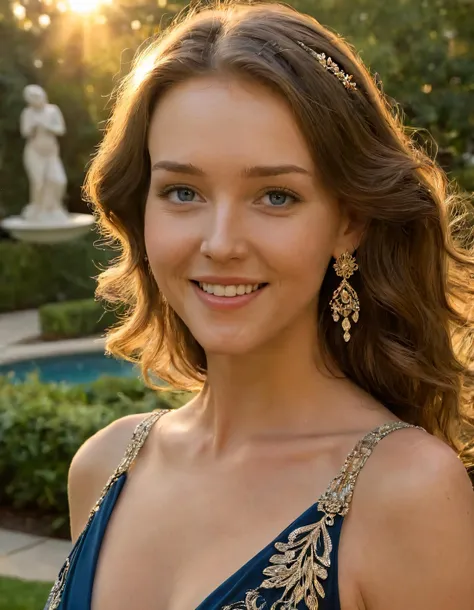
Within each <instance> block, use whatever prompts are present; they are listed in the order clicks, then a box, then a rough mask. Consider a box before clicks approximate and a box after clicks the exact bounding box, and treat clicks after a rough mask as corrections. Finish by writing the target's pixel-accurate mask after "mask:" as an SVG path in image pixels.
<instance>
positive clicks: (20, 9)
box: [12, 2, 26, 19]
mask: <svg viewBox="0 0 474 610" xmlns="http://www.w3.org/2000/svg"><path fill="white" fill-rule="evenodd" d="M12 10H13V14H14V15H15V17H16V18H17V19H24V18H25V15H26V9H25V7H24V6H23V5H22V4H19V3H18V2H15V4H14V5H13V6H12Z"/></svg>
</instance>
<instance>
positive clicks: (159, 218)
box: [144, 205, 194, 286]
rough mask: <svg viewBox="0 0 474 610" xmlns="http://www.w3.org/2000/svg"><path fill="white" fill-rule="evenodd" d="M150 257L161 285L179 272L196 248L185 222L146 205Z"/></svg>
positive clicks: (146, 226)
mask: <svg viewBox="0 0 474 610" xmlns="http://www.w3.org/2000/svg"><path fill="white" fill-rule="evenodd" d="M144 239H145V247H146V251H147V256H148V260H149V263H150V266H151V269H152V271H153V275H154V276H155V279H156V281H157V282H158V284H159V285H160V286H164V285H165V284H166V283H167V278H169V277H173V276H178V275H180V271H182V270H183V268H184V265H185V264H186V263H187V262H188V261H189V258H190V256H191V255H192V252H193V250H194V239H193V236H192V234H190V233H189V231H186V228H185V226H183V223H177V222H176V219H173V218H171V216H170V215H169V214H166V212H163V211H158V210H157V209H156V208H154V207H153V205H151V206H147V208H146V210H145V227H144Z"/></svg>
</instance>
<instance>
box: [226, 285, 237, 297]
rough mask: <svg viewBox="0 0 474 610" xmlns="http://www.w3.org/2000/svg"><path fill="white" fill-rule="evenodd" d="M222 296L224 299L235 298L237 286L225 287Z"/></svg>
mask: <svg viewBox="0 0 474 610" xmlns="http://www.w3.org/2000/svg"><path fill="white" fill-rule="evenodd" d="M224 294H225V296H226V297H235V295H236V294H237V286H226V287H225V292H224Z"/></svg>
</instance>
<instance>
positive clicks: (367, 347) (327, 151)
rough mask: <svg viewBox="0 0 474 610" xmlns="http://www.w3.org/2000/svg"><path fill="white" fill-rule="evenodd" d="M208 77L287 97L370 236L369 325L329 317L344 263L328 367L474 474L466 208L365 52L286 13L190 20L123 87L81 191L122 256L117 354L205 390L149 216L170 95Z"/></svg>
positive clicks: (228, 9)
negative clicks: (165, 99) (153, 146)
mask: <svg viewBox="0 0 474 610" xmlns="http://www.w3.org/2000/svg"><path fill="white" fill-rule="evenodd" d="M296 41H300V42H303V43H304V44H305V45H307V46H308V47H310V48H311V49H314V50H316V51H318V52H320V53H325V54H326V55H327V56H330V57H331V58H332V59H333V60H334V61H335V62H336V63H337V64H338V65H339V66H340V67H341V68H342V69H343V70H344V72H346V73H348V74H352V75H353V76H354V81H355V82H356V83H357V90H356V91H349V90H346V89H345V88H344V87H343V85H342V83H341V82H340V81H339V80H338V79H337V78H336V77H335V76H334V75H333V74H331V73H329V72H327V71H326V70H324V68H322V67H321V66H320V65H319V64H318V62H317V61H316V60H315V59H314V57H312V56H311V55H310V54H309V53H308V52H307V51H306V50H304V49H303V48H301V47H300V46H299V45H298V44H297V42H296ZM209 74H217V75H218V74H231V75H238V76H244V77H245V78H247V79H249V78H250V79H255V80H256V81H258V82H259V83H262V84H264V85H265V86H267V87H268V88H269V89H271V90H272V91H273V92H274V93H275V95H281V96H283V97H284V98H285V99H286V100H287V101H288V103H289V104H290V105H291V107H292V109H293V112H294V116H295V120H296V121H297V122H298V124H299V126H300V128H301V131H302V133H303V134H304V136H305V138H306V141H307V144H308V147H309V149H310V151H311V153H312V155H313V158H314V162H315V166H316V167H317V168H318V170H319V173H320V176H321V180H322V182H323V184H324V186H325V188H326V189H327V190H328V191H329V192H330V193H332V194H333V195H335V196H337V198H338V200H339V201H340V202H341V203H342V204H343V205H344V206H346V209H347V210H348V211H349V212H350V213H351V214H352V215H353V216H354V217H356V218H358V219H360V220H361V221H363V223H364V226H365V231H364V235H363V238H362V241H361V243H360V245H359V247H358V250H357V260H358V264H359V268H360V273H359V274H357V275H356V276H355V277H356V279H355V282H354V284H353V285H354V287H355V288H356V290H357V292H358V294H359V298H360V307H361V317H360V322H359V324H358V325H357V327H356V328H355V329H354V333H353V338H352V340H351V341H350V343H349V344H346V343H345V342H344V341H343V339H342V333H341V332H340V328H339V327H336V325H335V324H334V322H333V321H332V317H331V311H330V307H329V301H330V299H331V296H332V293H333V291H334V290H335V288H336V287H337V286H338V282H339V280H338V278H337V276H336V275H335V272H334V270H333V268H332V263H333V262H334V261H331V263H330V264H329V265H328V269H327V273H326V276H325V279H324V281H323V284H322V287H321V291H320V295H319V308H318V316H319V341H320V343H321V349H322V350H323V353H324V354H326V356H327V357H328V362H329V361H331V362H335V363H336V364H337V366H338V368H339V369H340V370H341V371H342V372H343V374H344V375H346V376H347V377H348V378H349V379H351V380H352V381H353V382H355V383H356V384H357V385H358V386H360V387H361V388H363V389H364V390H366V391H367V392H369V393H370V394H371V395H372V396H374V397H375V398H377V399H378V400H379V401H380V402H381V403H383V404H384V405H386V406H387V407H388V408H389V409H391V411H392V412H393V413H394V414H395V415H396V416H397V417H400V418H401V419H404V420H405V421H408V422H411V423H414V424H418V425H421V426H423V427H424V428H426V429H427V430H428V431H429V432H431V433H432V434H435V435H437V436H439V437H441V438H442V439H444V440H445V441H446V442H447V443H448V444H450V445H451V446H452V447H453V448H454V449H455V450H456V451H457V452H458V453H459V455H460V456H461V457H462V459H463V460H464V462H465V464H466V465H468V466H469V465H472V464H474V445H473V442H472V439H473V431H474V417H473V413H472V399H473V394H474V392H473V388H474V370H473V369H472V368H470V363H471V362H472V359H473V344H474V340H473V337H474V316H473V311H472V309H471V311H469V307H470V306H472V303H473V302H474V299H473V297H474V286H473V284H474V281H473V278H474V247H473V243H472V241H470V239H469V235H470V233H469V231H470V227H469V224H468V222H467V220H466V218H467V213H468V210H469V205H470V203H469V201H463V199H462V197H461V196H460V195H459V194H456V193H455V192H454V191H453V188H452V186H450V185H449V184H448V181H447V178H446V176H445V174H444V173H443V172H442V171H441V169H440V168H439V167H438V166H437V165H436V163H435V162H434V161H433V160H431V159H430V157H429V156H428V155H427V154H425V152H424V151H423V150H422V149H421V148H420V147H418V146H417V145H416V144H415V142H414V139H413V138H412V137H410V136H409V134H408V133H407V131H406V130H405V129H404V128H403V126H402V122H401V120H400V118H399V116H398V113H397V111H396V109H394V107H393V106H392V105H391V104H390V103H389V102H388V101H387V98H386V97H385V95H384V94H383V93H382V92H381V91H380V89H379V88H378V86H377V85H376V84H375V82H374V80H373V78H372V77H371V75H370V73H369V72H368V70H367V69H366V68H365V67H364V65H363V63H362V61H361V60H360V59H359V58H358V56H357V55H356V53H355V52H354V51H353V49H352V48H351V47H350V46H349V45H348V44H347V43H346V42H344V40H343V39H342V38H340V37H339V36H337V35H335V34H333V33H331V32H330V31H328V30H327V29H325V28H324V27H322V26H321V25H320V24H319V23H318V22H317V21H316V20H314V19H312V18H310V17H308V16H305V15H302V14H300V13H298V12H297V11H295V10H293V9H291V8H289V7H286V6H283V5H279V4H274V3H272V4H266V3H260V2H258V3H253V4H251V5H249V4H248V3H247V4H239V3H235V2H230V3H229V2H225V3H224V5H219V6H215V7H214V8H204V9H202V10H197V11H191V12H190V13H188V14H187V15H186V16H185V17H184V18H180V19H179V20H178V22H177V23H175V24H174V25H173V26H172V27H171V28H169V29H168V30H167V31H166V32H165V33H164V35H162V36H161V37H159V38H158V39H156V40H153V41H152V42H151V43H150V44H149V45H148V46H147V48H146V49H145V50H144V51H142V52H140V53H139V54H138V56H137V58H136V60H135V63H134V66H133V69H132V71H131V73H130V74H129V75H128V76H127V77H126V78H125V80H124V81H123V82H122V83H121V85H120V87H119V88H118V90H117V92H116V93H117V95H116V103H115V106H114V109H113V112H112V116H111V118H110V120H109V122H108V126H107V129H106V133H105V137H104V139H103V142H102V144H101V146H100V148H99V150H98V152H97V155H96V156H95V158H94V160H93V162H92V165H91V167H90V169H89V172H88V176H87V181H86V186H85V191H86V195H87V196H88V198H89V200H90V201H91V202H92V204H93V205H94V207H95V210H96V214H97V217H98V222H99V225H100V228H101V230H102V232H103V234H104V235H105V236H107V238H110V239H111V240H112V241H114V242H115V243H116V244H117V245H118V248H119V256H118V257H117V258H116V259H115V260H114V261H113V263H112V264H111V266H110V267H109V268H108V269H106V270H105V271H104V272H103V273H101V274H100V276H99V283H98V290H97V294H98V296H99V297H101V298H103V299H105V300H106V301H108V302H111V303H118V304H122V305H123V304H125V306H126V313H125V314H124V315H123V316H122V318H121V320H120V323H119V324H117V325H116V326H115V327H114V328H113V329H111V330H110V332H109V333H108V337H107V349H108V351H109V352H111V353H113V354H115V355H118V356H120V357H122V358H126V359H129V360H133V361H136V362H139V363H140V364H141V367H142V370H143V373H144V375H145V378H146V379H147V381H148V382H149V383H151V381H150V377H149V373H152V374H154V375H156V376H158V377H159V378H161V379H164V380H166V381H168V382H170V383H171V384H172V385H174V386H176V387H181V388H188V389H189V388H197V387H200V386H201V385H202V383H203V382H204V381H205V379H206V369H207V362H206V356H205V353H204V350H203V349H202V347H201V346H200V345H199V344H198V343H197V342H196V340H195V339H194V337H193V336H192V335H191V333H190V331H189V329H188V328H187V327H186V326H185V324H184V323H183V322H182V320H181V319H180V318H179V317H178V316H177V314H176V313H175V312H174V311H173V310H172V309H171V307H170V306H169V305H168V303H167V301H166V299H165V298H164V296H163V295H162V293H161V292H160V289H159V287H158V286H157V285H156V282H155V280H154V278H153V276H152V274H151V272H150V270H149V268H148V264H147V262H146V258H145V245H144V208H145V202H146V198H147V193H148V189H149V184H150V158H149V153H148V149H147V137H148V128H149V123H150V117H151V115H152V113H153V110H154V107H155V105H156V104H157V103H158V102H159V100H160V98H161V96H162V95H163V94H164V93H165V92H166V91H167V90H169V89H170V87H173V86H174V85H176V84H177V83H180V82H183V81H184V80H186V79H191V78H194V77H197V76H201V75H209ZM471 209H472V208H471ZM471 221H472V219H471ZM471 230H472V226H471Z"/></svg>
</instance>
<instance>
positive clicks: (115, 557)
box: [92, 466, 327, 610]
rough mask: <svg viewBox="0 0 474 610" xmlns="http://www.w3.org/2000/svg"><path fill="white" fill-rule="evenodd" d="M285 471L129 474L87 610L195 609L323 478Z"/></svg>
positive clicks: (307, 501)
mask: <svg viewBox="0 0 474 610" xmlns="http://www.w3.org/2000/svg"><path fill="white" fill-rule="evenodd" d="M308 470H309V472H308ZM290 471H291V472H292V474H293V476H292V477H291V476H290V473H289V472H288V469H286V472H284V473H282V474H281V475H280V476H279V474H278V471H272V475H271V476H270V475H269V473H268V472H265V469H262V468H259V467H256V468H255V470H254V472H252V473H249V472H245V473H244V472H239V471H235V472H233V476H230V475H229V473H221V474H216V473H214V475H213V476H212V477H210V478H207V477H206V478H201V477H199V476H174V477H160V481H159V483H157V481H156V476H155V475H154V473H153V472H152V471H150V470H149V469H146V468H145V469H141V470H139V471H137V472H136V473H134V476H130V477H129V479H128V480H127V483H126V485H125V487H124V489H123V491H122V493H121V495H120V497H119V499H118V501H117V504H116V506H115V509H114V511H113V513H112V516H111V518H110V520H109V523H108V526H107V530H106V533H105V536H104V540H103V543H102V547H101V552H100V556H99V562H98V566H97V570H96V575H95V581H94V589H93V598H92V610H106V609H107V610H108V609H109V608H114V610H129V609H130V608H140V610H160V609H163V610H165V609H166V610H191V609H194V608H197V607H198V606H199V605H200V604H201V603H202V602H203V601H204V600H205V599H207V598H208V596H209V595H210V594H211V593H213V592H214V591H215V589H217V588H218V587H219V586H220V585H221V584H222V583H224V581H226V580H227V579H229V578H230V577H233V576H234V575H236V573H237V572H238V571H239V570H241V568H242V566H244V565H245V564H246V563H248V562H249V561H250V560H253V559H255V558H256V557H257V556H258V555H259V554H260V553H261V551H262V550H264V549H265V548H266V547H269V546H271V547H273V545H272V544H271V543H272V542H273V541H274V540H275V539H276V538H277V537H279V536H280V534H281V532H283V531H284V530H286V529H287V528H288V527H289V526H290V525H291V524H292V522H294V521H295V519H297V518H298V517H299V516H300V515H301V514H302V513H304V512H305V511H306V510H307V509H308V508H309V507H310V506H311V505H313V504H314V503H315V501H316V498H317V495H320V493H322V491H323V490H324V489H325V484H323V480H324V475H323V476H317V473H316V472H315V473H314V475H315V476H316V484H315V485H311V484H310V477H311V468H308V467H307V468H306V469H304V471H303V470H301V469H300V468H299V467H297V466H295V468H293V469H290ZM313 480H314V478H313ZM318 480H320V483H319V484H318V483H317V481H318ZM326 482H327V481H326ZM318 492H319V493H318ZM316 494H317V495H316ZM264 567H266V564H264V565H261V566H259V568H258V569H259V571H260V574H261V571H262V569H263V568H264ZM261 580H262V581H263V580H265V576H264V575H263V574H261Z"/></svg>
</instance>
